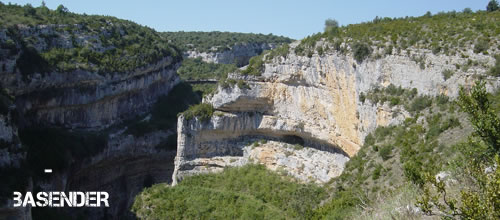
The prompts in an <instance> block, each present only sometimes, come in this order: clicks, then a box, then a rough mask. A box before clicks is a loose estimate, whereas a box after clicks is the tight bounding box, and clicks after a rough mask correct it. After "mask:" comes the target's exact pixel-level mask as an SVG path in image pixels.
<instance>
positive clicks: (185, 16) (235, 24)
mask: <svg viewBox="0 0 500 220" xmlns="http://www.w3.org/2000/svg"><path fill="white" fill-rule="evenodd" d="M0 1H2V2H3V3H5V4H7V3H8V2H11V3H15V4H20V5H24V4H26V3H30V4H32V5H33V6H39V5H40V3H41V2H42V1H41V0H34V1H33V0H10V1H8V0H0ZM45 2H46V4H47V6H48V7H49V8H51V9H55V8H56V7H57V6H58V5H59V4H63V5H64V6H66V7H67V8H68V9H69V10H70V11H72V12H77V13H87V14H99V15H111V16H116V17H118V18H123V19H128V20H131V21H134V22H137V23H139V24H142V25H147V26H149V27H152V28H154V29H156V30H157V31H181V30H184V31H231V32H245V33H250V32H251V33H264V34H268V33H273V34H277V35H283V36H287V37H291V38H294V39H301V38H303V37H306V36H308V35H311V34H313V33H317V32H320V31H322V29H323V25H324V21H325V19H327V18H334V19H336V20H337V21H339V23H340V24H341V25H347V24H353V23H359V22H362V21H369V20H372V19H373V18H374V17H375V16H380V17H404V16H407V15H408V16H420V15H423V14H425V12H427V11H430V12H432V13H433V14H434V13H437V12H440V11H451V10H457V11H462V10H463V9H464V8H467V7H469V8H471V9H472V10H474V11H476V10H485V8H486V5H487V4H488V2H489V0H411V1H410V0H307V1H298V0H248V1H241V0H163V1H160V0H157V1H153V0H136V1H131V0H45Z"/></svg>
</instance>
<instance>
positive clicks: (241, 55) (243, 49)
mask: <svg viewBox="0 0 500 220" xmlns="http://www.w3.org/2000/svg"><path fill="white" fill-rule="evenodd" d="M276 46H277V44H272V43H262V44H257V43H245V44H236V45H233V46H232V47H231V48H227V49H226V50H224V51H218V49H217V48H213V49H214V50H213V51H208V52H198V51H197V50H189V51H187V52H186V53H185V54H184V56H185V57H188V58H197V57H201V58H202V60H203V61H205V62H208V63H222V64H233V63H234V64H236V66H239V67H241V66H245V65H247V64H248V60H250V58H251V57H253V56H257V55H260V54H261V53H262V52H263V51H264V50H271V49H274V48H276Z"/></svg>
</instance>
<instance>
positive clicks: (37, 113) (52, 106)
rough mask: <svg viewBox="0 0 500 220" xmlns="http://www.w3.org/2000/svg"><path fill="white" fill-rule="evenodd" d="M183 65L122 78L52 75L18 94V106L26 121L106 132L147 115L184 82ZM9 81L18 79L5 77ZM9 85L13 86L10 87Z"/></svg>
mask: <svg viewBox="0 0 500 220" xmlns="http://www.w3.org/2000/svg"><path fill="white" fill-rule="evenodd" d="M177 66H178V64H175V63H172V60H170V59H169V58H166V59H164V60H163V61H161V62H159V63H157V64H155V65H152V66H150V67H148V68H144V69H140V70H137V72H134V73H127V74H122V75H119V76H111V75H108V76H101V75H98V74H95V73H89V72H83V71H75V72H72V73H49V74H47V75H45V76H43V77H40V79H36V80H32V81H31V82H30V83H29V84H27V85H24V84H21V85H19V87H18V86H15V87H8V86H7V87H6V88H8V89H9V90H11V91H15V93H14V95H16V97H17V98H16V105H17V107H18V109H19V111H20V113H21V114H22V115H26V116H27V117H28V118H26V121H27V122H29V123H34V124H41V125H51V126H58V127H65V128H83V129H102V128H106V127H108V126H109V125H112V124H115V123H117V122H120V121H122V120H124V119H127V118H131V117H133V116H135V115H137V114H140V113H145V112H147V110H149V108H150V107H151V105H152V104H153V103H154V102H155V101H156V99H157V98H158V97H159V96H161V95H166V94H168V92H169V91H170V90H171V89H172V88H173V87H174V86H175V85H176V84H177V83H178V82H179V78H178V76H177V74H176V73H175V71H176V68H177ZM0 77H1V78H2V80H4V79H5V81H3V82H9V79H11V78H16V77H17V76H16V75H15V74H12V75H2V76H0ZM7 85H8V84H7Z"/></svg>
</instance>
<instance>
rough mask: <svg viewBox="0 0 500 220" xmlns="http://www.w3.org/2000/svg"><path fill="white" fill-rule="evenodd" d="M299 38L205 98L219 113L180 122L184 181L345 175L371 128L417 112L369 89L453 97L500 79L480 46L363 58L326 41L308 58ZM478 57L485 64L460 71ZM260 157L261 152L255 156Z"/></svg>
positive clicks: (178, 175)
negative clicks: (230, 175)
mask: <svg viewBox="0 0 500 220" xmlns="http://www.w3.org/2000/svg"><path fill="white" fill-rule="evenodd" d="M298 44H299V42H297V43H293V44H291V46H290V48H289V49H288V50H287V51H286V53H281V55H274V56H272V55H273V53H272V52H271V53H269V54H264V55H263V56H262V57H260V58H259V59H262V60H264V61H263V62H261V63H262V64H261V65H262V67H258V66H255V65H254V66H252V62H251V64H250V66H249V67H246V68H255V69H259V68H261V70H262V71H261V72H257V74H255V72H254V73H253V74H254V75H246V76H245V75H242V74H233V75H230V77H229V78H230V79H232V80H233V81H241V83H239V84H238V86H236V85H233V86H224V87H223V86H219V88H218V92H217V93H215V94H214V95H213V96H211V97H208V98H206V99H205V103H208V104H210V105H212V106H213V107H214V109H215V110H216V111H215V113H214V115H213V116H212V118H210V119H209V120H206V121H202V120H200V119H196V118H193V119H190V120H186V119H185V118H183V117H181V118H179V123H178V126H179V127H178V135H179V136H178V151H177V157H176V168H175V169H176V170H175V172H174V177H173V179H174V180H173V181H174V183H175V182H176V181H178V180H181V179H182V178H183V176H185V175H193V174H197V173H203V172H208V171H215V170H220V168H221V167H224V166H238V165H242V164H245V163H248V161H251V160H253V161H258V162H260V163H263V164H266V165H267V166H268V167H269V168H271V169H274V170H276V169H278V168H279V167H281V169H284V170H287V171H288V172H289V173H292V175H294V176H297V177H299V179H303V180H309V181H310V180H314V181H318V182H323V183H325V182H327V181H328V180H330V179H331V178H332V177H335V176H338V175H339V174H340V173H341V172H342V169H343V166H344V163H345V162H346V161H347V160H348V159H343V158H344V157H352V156H354V155H355V154H356V153H357V152H358V150H359V149H360V147H361V146H362V144H363V140H364V137H365V136H366V134H368V133H369V132H371V131H373V130H374V129H375V128H376V127H377V126H386V125H392V124H398V123H400V122H402V121H403V120H404V119H405V118H406V117H407V116H408V115H409V113H408V112H407V111H406V110H405V109H404V108H402V107H401V106H398V105H396V106H390V105H388V104H387V103H385V104H384V103H377V104H372V103H371V102H370V101H365V100H364V99H363V100H362V99H361V98H360V97H361V96H363V95H362V94H366V93H368V92H369V91H371V90H373V89H375V88H385V87H387V86H389V85H393V86H396V87H399V86H401V87H402V88H405V89H413V88H415V89H416V90H417V91H418V94H420V95H430V96H437V95H440V94H443V95H446V96H450V97H452V98H453V97H456V96H457V95H458V90H459V87H460V86H461V85H463V86H466V87H467V86H470V85H471V84H472V83H473V82H474V81H475V79H476V78H477V77H478V76H482V77H484V78H486V79H487V81H488V83H489V84H488V88H490V89H491V88H497V87H498V86H499V85H500V80H499V79H498V78H497V77H492V76H488V75H487V74H486V73H487V71H488V68H489V66H492V65H494V62H495V59H494V58H493V57H492V56H490V55H483V54H477V53H474V52H473V51H472V50H470V51H467V52H466V55H465V56H459V55H455V56H444V55H434V54H432V52H431V51H430V50H426V49H417V48H409V49H408V50H407V53H399V54H398V53H395V54H394V55H388V56H385V57H381V58H371V59H367V60H365V61H363V62H359V61H356V59H355V57H354V56H352V55H351V54H349V53H348V54H342V53H339V52H337V51H335V50H327V48H334V45H332V44H330V43H328V42H325V41H318V42H316V45H317V47H319V48H323V49H324V50H323V49H322V50H320V51H321V53H319V52H317V51H313V54H310V56H304V55H298V54H296V52H295V51H296V50H295V48H297V46H298ZM372 49H373V48H372ZM495 50H497V49H496V48H494V47H493V48H492V49H491V51H489V52H490V53H493V54H494V53H495ZM408 54H410V55H408ZM416 56H418V57H423V58H422V59H423V60H422V61H421V62H422V63H424V65H423V66H422V65H420V64H419V63H418V62H416V61H415V60H414V57H416ZM269 57H270V58H269ZM470 59H472V60H475V61H476V62H477V63H480V64H481V65H475V66H474V65H473V66H470V67H468V68H459V67H460V66H462V65H467V63H468V62H470V61H469V60H470ZM266 60H267V61H266ZM457 66H458V67H457ZM445 70H452V71H453V72H454V74H453V75H452V76H451V77H449V78H445V77H443V74H442V73H443V72H444V71H445ZM242 72H243V73H245V72H246V71H242ZM248 72H249V71H248ZM240 84H242V85H243V86H241V85H240ZM261 140H269V141H271V143H274V142H276V141H277V142H278V143H279V142H281V143H288V144H291V145H296V144H299V145H301V146H306V147H310V148H312V149H317V150H320V151H324V152H329V155H330V156H326V157H327V158H337V159H334V161H336V163H332V164H336V165H335V167H330V168H328V169H324V167H323V166H322V165H321V164H319V163H321V161H320V160H312V161H309V160H307V159H305V158H302V159H300V158H301V157H300V156H288V157H285V156H279V155H284V154H290V153H286V151H287V150H286V148H283V147H282V148H275V147H273V146H274V145H275V144H271V145H270V144H267V141H263V142H264V144H260V142H261ZM253 143H255V144H253ZM256 147H257V148H256ZM256 150H257V151H260V153H259V152H255V151H256ZM263 152H266V153H263ZM256 153H257V154H258V155H260V156H258V157H254V156H252V155H254V154H256ZM298 154H300V152H298ZM292 155H293V154H292ZM310 155H313V154H310ZM341 155H344V157H342V156H341ZM225 158H229V159H225ZM251 158H253V159H251ZM298 158H299V159H298ZM306 158H307V157H306ZM284 160H285V161H288V162H283V161H284ZM290 160H293V161H295V162H293V163H291V162H290ZM231 161H233V162H231ZM278 165H280V166H278ZM297 167H318V168H317V169H318V171H319V170H326V171H325V172H326V173H329V172H331V174H328V175H326V174H325V177H323V176H321V175H312V176H311V178H312V179H311V178H308V175H311V173H314V169H312V170H308V171H305V170H304V169H302V171H300V172H298V171H296V170H297Z"/></svg>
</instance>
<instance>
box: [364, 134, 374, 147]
mask: <svg viewBox="0 0 500 220" xmlns="http://www.w3.org/2000/svg"><path fill="white" fill-rule="evenodd" d="M373 144H375V138H374V137H373V135H372V133H370V134H368V135H366V137H365V146H370V145H373Z"/></svg>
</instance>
